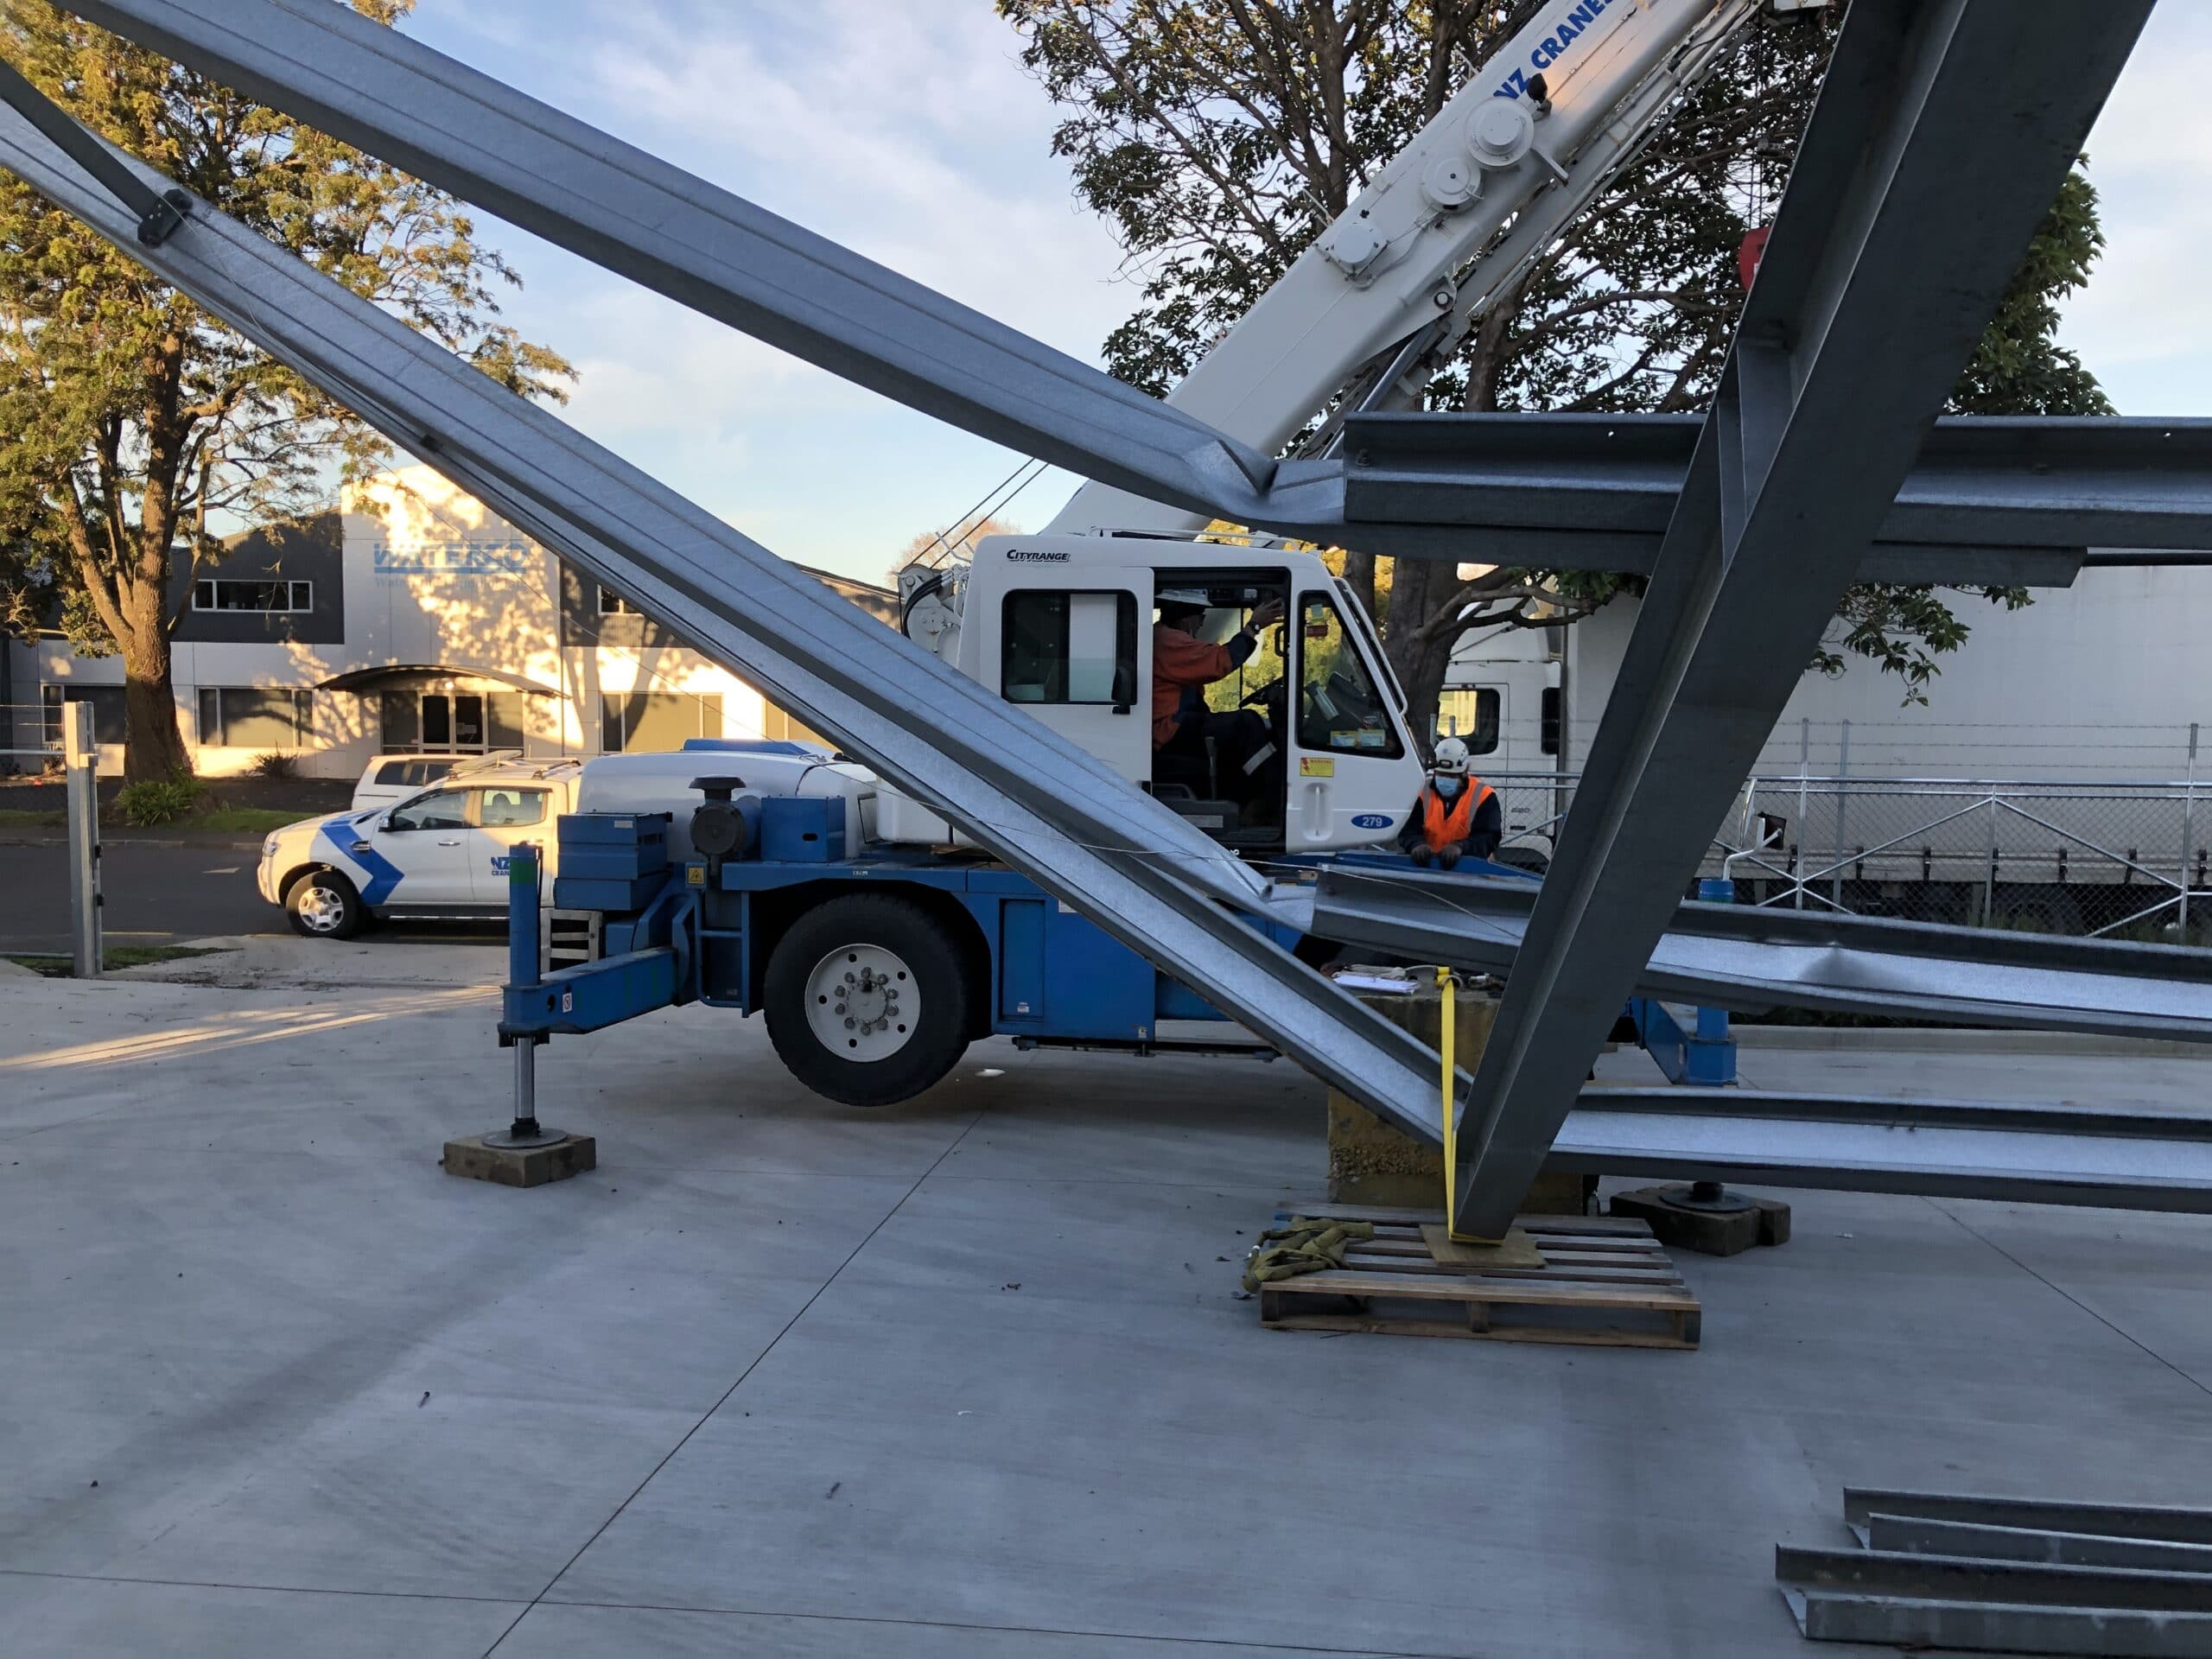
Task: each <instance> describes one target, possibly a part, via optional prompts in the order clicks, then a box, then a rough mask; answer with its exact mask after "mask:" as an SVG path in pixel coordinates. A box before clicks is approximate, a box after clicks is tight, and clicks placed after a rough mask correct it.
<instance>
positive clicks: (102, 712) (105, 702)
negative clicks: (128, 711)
mask: <svg viewBox="0 0 2212 1659" xmlns="http://www.w3.org/2000/svg"><path fill="white" fill-rule="evenodd" d="M7 648H8V647H7V643H6V641H4V640H0V651H5V650H6V649H7ZM38 694H39V699H40V701H41V703H43V704H44V706H45V714H46V741H47V744H48V747H51V748H56V749H58V748H60V747H61V744H62V734H61V722H62V713H61V710H62V707H63V705H64V704H66V703H72V702H89V703H91V704H92V741H93V742H95V743H120V742H122V741H123V735H124V725H125V719H124V690H123V688H122V687H121V686H119V685H42V686H41V687H39V689H38Z"/></svg>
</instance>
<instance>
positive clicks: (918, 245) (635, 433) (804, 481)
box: [408, 0, 2212, 581]
mask: <svg viewBox="0 0 2212 1659" xmlns="http://www.w3.org/2000/svg"><path fill="white" fill-rule="evenodd" d="M408 29H409V32H410V33H411V34H413V35H416V36H417V37H418V38H420V39H422V40H423V41H427V42H429V44H431V45H433V46H435V47H437V48H439V49H440V50H442V51H444V52H447V53H449V54H452V55H453V56H454V57H457V58H459V59H461V60H462V61H464V62H467V63H469V64H471V65H473V66H474V67H478V68H480V69H483V70H485V71H486V72H487V73H492V74H494V75H497V76H499V78H500V79H504V80H506V81H508V82H510V83H512V84H513V85H515V86H518V87H520V88H521V89H522V90H524V91H525V92H530V93H531V94H532V95H534V96H536V97H538V98H541V99H545V100H546V101H547V102H549V103H551V104H554V105H557V106H559V107H560V108H562V109H564V110H566V111H569V113H571V114H573V115H575V116H576V117H578V118H581V119H582V120H585V121H588V122H589V123H591V124H593V125H594V126H597V127H601V128H603V129H605V130H607V131H609V132H612V133H613V134H615V135H616V136H617V137H621V138H624V139H626V140H628V141H629V142H630V143H635V144H638V145H639V146H640V147H642V148H644V149H649V150H652V151H653V152H654V153H655V154H657V155H659V156H664V157H665V158H667V159H668V160H671V161H672V162H676V163H677V164H678V165H680V166H682V167H683V168H687V169H688V170H690V171H691V172H693V173H696V174H699V175H702V177H705V178H707V179H709V180H710V181H713V182H715V183H716V184H719V185H721V186H722V187H724V188H727V189H729V190H731V191H733V192H734V193H735V194H739V195H741V196H743V197H746V198H747V199H748V200H752V201H754V202H757V203H759V204H760V206H762V207H766V208H769V209H771V210H772V211H773V212H776V213H781V214H783V215H784V216H785V217H786V218H789V219H794V220H796V221H798V223H799V224H801V225H804V226H806V227H807V228H808V229H810V230H813V231H816V232H820V233H821V234H823V235H824V236H827V237H829V238H832V239H834V240H836V241H838V242H842V243H843V244H844V245H847V246H849V247H851V248H853V249H855V250H856V251H859V252H861V253H863V254H866V255H867V256H868V257H870V258H873V259H876V260H880V261H881V262H882V263H883V264H887V265H889V266H890V267H892V268H893V270H898V271H899V272H901V273H903V274H905V275H906V276H908V277H914V278H916V279H917V280H918V281H920V282H923V283H928V284H929V285H930V286H931V287H933V288H936V289H939V290H941V291H942V292H944V293H945V294H947V295H950V296H951V297H953V298H955V299H957V300H960V301H962V302H965V303H967V304H969V305H972V306H975V307H976V308H978V309H981V310H983V311H986V312H988V313H989V314H990V315H993V316H995V317H997V318H999V319H1000V320H1001V321H1005V322H1007V323H1010V324H1013V325H1014V326H1015V327H1020V328H1022V329H1024V330H1026V331H1027V332H1028V333H1030V334H1034V335H1035V336H1037V337H1038V338H1039V339H1040V340H1044V341H1045V342H1046V343H1047V344H1049V345H1052V346H1057V347H1058V348H1059V349H1060V350H1062V351H1065V352H1067V353H1071V355H1073V356H1076V357H1078V358H1081V359H1084V360H1085V361H1088V362H1094V363H1095V362H1096V361H1098V358H1099V353H1098V348H1099V345H1100V343H1101V342H1102V341H1103V340H1104V339H1105V337H1106V335H1107V334H1108V333H1109V331H1110V330H1111V329H1112V328H1113V327H1115V326H1116V324H1118V323H1119V322H1121V321H1122V320H1123V319H1124V318H1125V317H1126V316H1127V315H1128V314H1129V313H1130V312H1131V311H1132V310H1133V309H1134V308H1135V306H1136V304H1137V302H1138V294H1137V290H1136V288H1135V284H1134V283H1130V282H1128V280H1126V279H1125V278H1124V277H1123V276H1122V270H1121V256H1120V251H1119V250H1118V249H1117V248H1116V245H1115V244H1114V241H1113V238H1112V237H1111V236H1110V234H1109V232H1108V231H1107V228H1106V227H1105V226H1104V225H1103V224H1102V223H1101V222H1100V221H1099V220H1098V219H1096V218H1095V217H1093V216H1092V215H1090V214H1089V213H1086V212H1085V211H1084V210H1083V209H1082V208H1081V207H1079V206H1078V205H1077V202H1076V200H1075V199H1074V194H1073V189H1072V185H1071V179H1070V176H1069V174H1068V170H1067V168H1066V166H1065V163H1064V162H1061V161H1059V160H1058V158H1057V157H1055V156H1053V155H1052V144H1051V140H1052V128H1053V126H1054V124H1055V122H1056V120H1057V115H1056V112H1055V111H1054V109H1053V106H1052V104H1051V103H1050V102H1049V100H1048V99H1046V96H1045V94H1044V92H1043V91H1042V90H1041V89H1040V88H1039V86H1037V84H1036V83H1035V82H1034V81H1033V80H1032V79H1030V78H1029V76H1028V75H1027V73H1026V72H1025V71H1024V70H1023V69H1022V67H1021V66H1020V61H1019V56H1018V54H1019V44H1020V43H1019V41H1018V39H1017V37H1016V36H1015V35H1014V33H1013V31H1012V30H1011V29H1008V28H1007V25H1006V24H1005V23H1003V22H1001V21H1000V19H999V18H998V16H997V15H996V14H995V11H994V10H993V9H992V7H991V5H990V3H989V0H747V3H745V4H743V5H736V6H733V5H729V4H728V3H726V0H418V4H417V8H416V13H415V16H414V18H413V20H412V21H411V22H410V23H409V25H408ZM2208 87H2212V5H2206V4H2203V3H2202V0H2167V3H2166V4H2164V5H2163V6H2161V7H2159V8H2158V10H2157V11H2155V12H2154V13H2153V14H2152V22H2151V24H2150V27H2149V29H2148V30H2147V31H2146V32H2145V37H2144V40H2143V41H2142V43H2141V44H2140V45H2139V47H2138V48H2137V50H2136V52H2135V54H2134V56H2133V59H2132V60H2131V61H2130V62H2129V65H2128V67H2127V69H2126V72H2125V73H2124V74H2123V75H2122V77H2121V79H2120V84H2119V86H2118V87H2117V89H2116V90H2115V92H2114V93H2113V98H2112V99H2111V101H2110V102H2109V103H2108V104H2107V107H2106V110H2105V113H2104V115H2103V117H2102V118H2101V120H2100V121H2099V123H2098V124H2097V127H2096V129H2095V130H2094V132H2093V133H2092V134H2091V136H2090V138H2089V143H2088V154H2089V163H2090V164H2089V176H2090V179H2091V181H2092V182H2093V183H2094V185H2095V186H2096V188H2097V189H2098V191H2099V193H2100V194H2101V198H2102V211H2103V222H2104V228H2105V234H2106V237H2107V249H2106V251H2105V255H2104V258H2103V260H2102V262H2101V264H2100V266H2099V268H2098V270H2097V273H2096V276H2095V277H2094V280H2093V281H2092V282H2091V283H2090V285H2089V287H2088V289H2086V290H2085V291H2084V292H2083V293H2082V294H2081V295H2080V296H2076V297H2075V300H2074V301H2073V302H2071V304H2070V305H2069V308H2068V310H2067V313H2066V320H2065V324H2064V327H2063V332H2062V338H2063V340H2065V341H2066V343H2067V344H2069V345H2070V346H2074V347H2075V349H2076V350H2078V351H2079V352H2080V353H2082V357H2083V359H2084V360H2085V361H2086V362H2087V363H2088V365H2089V367H2090V368H2091V369H2092V370H2093V371H2094V372H2095V373H2096V374H2097V375H2098V377H2099V378H2101V380H2102V381H2103V383H2104V385H2105V387H2106V389H2107V391H2108V392H2109V393H2110V394H2111V395H2112V397H2113V399H2114V401H2115V402H2116V403H2117V404H2118V405H2119V407H2120V411H2121V412H2122V413H2123V414H2127V415H2190V414H2204V413H2212V303H2207V302H2206V301H2205V299H2204V297H2203V295H2204V291H2205V273H2206V271H2207V270H2212V99H2208V97H2207V88H2208ZM484 229H485V232H486V236H487V238H488V239H489V240H491V241H492V242H493V245H496V246H498V247H499V249H500V250H501V251H503V252H505V254H506V255H507V257H509V259H510V260H511V261H512V264H514V265H515V267H516V268H517V270H519V271H520V272H521V273H522V275H523V276H524V279H525V287H524V289H523V290H522V291H521V292H520V293H518V294H515V295H512V296H511V297H510V298H509V299H508V301H507V302H506V310H507V315H508V319H509V320H510V321H512V322H514V323H516V324H517V325H518V327H521V328H522V330H523V332H524V335H525V337H527V338H529V339H531V340H538V341H541V342H543V343H544V344H547V345H550V346H554V347H555V348H556V349H557V350H559V351H561V352H563V353H566V354H567V355H568V356H569V358H570V359H572V360H573V361H575V364H576V365H577V367H578V369H579V371H580V378H579V381H578V384H577V385H576V386H575V392H574V396H573V398H572V401H571V403H570V404H569V410H568V411H567V414H568V418H569V419H570V420H572V421H573V422H575V424H576V425H577V426H578V427H580V428H581V429H583V430H584V431H585V432H586V433H588V434H589V435H591V436H592V437H594V439H596V440H598V441H599V442H601V443H604V444H606V445H607V447H608V448H612V449H613V450H615V451H616V452H618V453H619V454H621V455H623V456H624V457H625V458H626V459H627V460H629V461H632V462H634V463H636V464H637V465H639V466H640V467H644V468H645V470H647V471H649V472H651V473H652V474H655V475H656V476H658V477H659V478H660V479H661V480H663V481H664V482H666V483H667V484H669V485H671V486H673V487H675V488H676V489H677V490H680V491H682V492H683V493H684V494H686V495H688V496H690V497H691V498H692V499H694V500H696V501H697V502H699V503H700V504H701V505H703V506H705V507H707V508H708V509H709V511H711V512H715V513H717V514H719V515H720V516H721V517H722V518H725V519H727V520H728V521H729V522H730V523H731V524H734V525H736V526H737V527H738V528H739V529H740V530H741V531H744V532H745V533H746V534H747V535H749V536H752V537H754V538H755V539H757V540H759V541H760V542H761V543H764V544H765V545H766V546H767V547H768V548H770V549H771V550H773V551H775V552H777V553H779V554H781V555H782V556H784V557H785V558H788V559H793V560H797V561H798V562H799V563H805V564H812V565H816V566H819V567H822V568H823V569H831V570H836V571H838V572H841V573H842V574H845V575H853V576H859V577H861V578H864V579H868V580H873V581H881V580H883V579H884V577H885V575H886V574H887V571H888V570H889V569H890V568H891V567H892V565H893V563H896V561H897V558H898V556H899V552H900V550H902V549H903V548H904V547H905V546H906V543H908V542H909V541H910V540H911V539H912V537H914V536H915V535H916V534H918V533H919V532H923V531H934V530H936V529H938V528H940V527H942V526H944V525H945V524H950V523H951V522H953V521H954V520H956V519H957V518H959V517H960V515H961V514H962V513H963V512H966V511H967V510H968V509H969V507H971V506H972V505H974V504H975V503H976V501H978V500H979V499H982V498H983V497H985V496H986V495H987V494H988V493H990V492H991V491H992V490H993V489H994V487H995V486H997V485H998V484H999V483H1000V482H1001V480H1004V479H1005V478H1007V475H1008V474H1011V473H1013V472H1014V469H1015V468H1016V467H1019V466H1020V464H1021V457H1020V456H1019V455H1016V454H1013V453H1012V452H1010V451H1007V450H1005V449H1002V448H999V447H998V446H996V445H995V444H990V443H987V442H983V441H982V440H981V439H978V438H974V437H970V436H969V435H967V434H965V433H963V432H960V431H957V430H956V429H953V428H951V427H948V426H945V425H943V424H941V423H938V422H935V421H932V420H930V419H929V418H927V417H926V416H921V415H918V414H914V413H912V412H911V411H909V410H906V409H904V408H902V407H901V406H899V405H898V404H893V403H890V402H889V401H887V400H886V399H884V398H882V397H878V396H876V395H875V394H874V393H872V392H869V391H863V390H861V389H860V388H858V387H855V386H852V385H848V384H847V383H845V382H843V381H841V380H839V379H837V378H835V377H833V376H831V375H829V374H828V373H826V372H822V371H820V370H817V369H815V368H812V367H811V366H810V365H806V364H803V363H800V362H798V360H796V359H792V358H790V357H788V356H785V354H783V353H779V352H778V351H776V350H775V349H773V348H772V347H771V346H764V345H761V344H759V343H758V342H756V341H754V340H751V339H750V338H748V337H747V336H745V335H743V334H737V333H735V332H734V331H732V330H730V329H728V328H725V327H722V326H721V325H720V324H718V323H715V322H710V321H707V320H705V319H703V318H701V317H699V316H696V315H694V314H692V313H690V312H688V311H686V310H684V309H683V308H682V307H680V306H677V305H676V304H674V303H673V302H669V301H665V300H663V299H660V298H659V297H658V296H654V295H652V294H648V293H646V292H645V290H643V289H639V288H637V287H636V286H634V285H633V284H631V283H627V282H625V281H624V280H623V279H621V278H620V277H613V276H611V275H609V274H608V273H607V272H605V271H602V270H599V269H598V268H597V267H596V266H594V265H592V264H588V263H587V262H585V261H583V260H582V259H579V258H576V257H574V256H572V255H569V254H567V253H565V252H563V251H561V250H559V249H557V248H554V247H551V246H550V245H547V244H545V243H543V242H540V241H538V240H537V238H533V237H531V236H529V235H527V234H525V233H524V232H520V231H518V230H516V229H514V228H513V227H512V226H506V225H504V224H500V223H499V222H498V221H496V220H491V221H489V222H487V223H485V224H484ZM1073 484H1074V480H1071V479H1070V478H1068V477H1067V476H1066V475H1065V474H1061V473H1058V472H1050V473H1047V474H1045V476H1044V477H1043V478H1042V479H1040V480H1039V481H1038V482H1036V483H1035V484H1033V485H1032V486H1030V487H1029V488H1028V489H1027V491H1026V492H1025V493H1023V495H1022V496H1021V497H1020V499H1018V500H1017V501H1015V502H1014V504H1013V505H1012V506H1011V508H1010V509H1009V510H1008V512H1007V514H1006V515H1005V516H1006V517H1007V518H1011V519H1012V520H1013V521H1014V522H1015V523H1016V524H1020V525H1023V526H1025V527H1032V528H1033V527H1035V526H1036V525H1039V524H1042V523H1044V522H1045V520H1046V519H1047V518H1050V517H1051V515H1052V512H1053V511H1054V510H1055V509H1056V508H1057V507H1058V505H1060V503H1061V502H1062V501H1063V500H1064V499H1065V497H1066V496H1067V494H1068V493H1069V492H1070V491H1071V489H1072V487H1073Z"/></svg>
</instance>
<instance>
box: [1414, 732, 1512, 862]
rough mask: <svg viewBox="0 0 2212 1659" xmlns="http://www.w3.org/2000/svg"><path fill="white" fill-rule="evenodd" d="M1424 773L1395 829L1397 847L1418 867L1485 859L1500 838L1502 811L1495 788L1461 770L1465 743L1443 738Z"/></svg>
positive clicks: (1503, 818)
mask: <svg viewBox="0 0 2212 1659" xmlns="http://www.w3.org/2000/svg"><path fill="white" fill-rule="evenodd" d="M1429 773H1430V776H1429V779H1428V781H1427V783H1425V784H1423V785H1421V793H1420V794H1419V795H1417V796H1416V797H1414V810H1412V811H1411V812H1409V813H1408V814H1407V815H1406V823H1405V827H1404V828H1403V829H1400V830H1399V831H1398V845H1399V846H1400V847H1402V848H1403V849H1405V850H1406V851H1407V852H1408V853H1409V854H1411V855H1413V861H1414V863H1416V864H1418V865H1421V867H1422V868H1427V867H1428V866H1429V865H1430V864H1432V863H1435V864H1440V865H1442V866H1443V867H1444V868H1446V869H1447V870H1448V869H1450V868H1452V866H1453V865H1455V864H1457V863H1458V862H1459V861H1460V859H1461V858H1462V857H1464V856H1465V855H1467V854H1469V853H1472V854H1473V855H1475V856H1476V857H1477V858H1488V857H1489V856H1490V855H1491V854H1492V853H1494V852H1496V851H1497V843H1498V842H1501V841H1503V840H1504V839H1505V815H1504V813H1503V811H1502V810H1500V809H1499V807H1498V804H1497V791H1496V790H1494V789H1492V788H1491V786H1490V785H1488V784H1486V783H1484V782H1483V780H1482V779H1479V778H1478V777H1476V776H1474V775H1473V774H1472V773H1471V772H1469V771H1468V770H1467V746H1466V745H1465V743H1464V742H1462V741H1460V740H1459V739H1458V738H1456V737H1447V738H1446V739H1445V740H1444V741H1442V742H1440V743H1439V744H1438V745H1437V746H1436V761H1435V764H1434V765H1433V766H1431V767H1430V768H1429Z"/></svg>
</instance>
